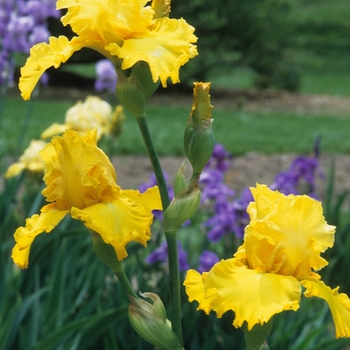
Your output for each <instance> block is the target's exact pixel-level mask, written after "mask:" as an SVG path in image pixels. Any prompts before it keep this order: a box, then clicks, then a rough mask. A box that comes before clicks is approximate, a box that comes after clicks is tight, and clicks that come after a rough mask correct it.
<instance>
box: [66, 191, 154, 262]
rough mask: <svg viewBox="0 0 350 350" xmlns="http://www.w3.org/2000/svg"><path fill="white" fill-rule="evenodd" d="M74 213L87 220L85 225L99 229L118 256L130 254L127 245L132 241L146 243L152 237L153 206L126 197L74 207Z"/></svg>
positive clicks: (80, 218)
mask: <svg viewBox="0 0 350 350" xmlns="http://www.w3.org/2000/svg"><path fill="white" fill-rule="evenodd" d="M71 215H72V217H73V218H75V219H78V220H82V221H84V223H85V226H87V227H88V228H89V229H91V230H93V231H96V232H97V233H98V234H99V235H100V236H101V237H102V239H103V241H104V242H105V243H107V244H111V245H112V246H113V247H114V249H115V252H116V254H117V257H118V259H119V260H122V259H124V258H126V257H127V256H128V254H127V252H126V249H125V247H126V245H127V244H128V243H129V242H131V241H135V242H139V243H141V244H142V245H144V246H146V243H147V241H148V240H149V239H150V238H151V231H150V226H151V224H152V221H153V215H152V213H151V210H150V208H148V207H146V206H145V205H143V204H139V203H137V202H135V201H133V200H131V199H129V198H127V197H121V198H119V199H117V200H115V201H112V202H105V203H99V204H95V205H92V206H90V207H87V208H85V209H81V210H80V209H78V208H72V210H71Z"/></svg>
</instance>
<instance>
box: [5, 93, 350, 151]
mask: <svg viewBox="0 0 350 350" xmlns="http://www.w3.org/2000/svg"><path fill="white" fill-rule="evenodd" d="M73 104H74V103H73V102H62V101H48V100H44V101H43V100H36V101H33V104H32V105H31V102H23V101H21V100H20V99H17V98H16V99H14V98H8V99H7V100H6V105H5V108H4V113H3V119H2V123H1V125H2V126H1V130H0V132H1V138H0V139H1V142H2V147H4V145H6V149H7V152H6V153H8V154H12V155H13V154H14V153H15V152H16V151H17V154H18V153H19V151H21V152H22V151H23V149H24V148H25V147H26V146H27V145H28V144H29V142H30V140H31V139H33V138H38V137H39V135H40V133H41V132H42V131H43V130H44V129H45V128H46V127H48V126H49V125H51V124H52V123H54V122H58V123H61V122H63V121H64V115H65V112H66V110H67V109H68V108H69V107H70V106H72V105H73ZM27 108H32V112H31V114H30V117H29V124H28V127H27V129H25V133H24V134H22V133H23V125H24V124H25V122H26V117H25V115H26V112H27ZM190 108H191V106H190V105H188V106H181V107H180V106H176V105H150V106H149V107H148V108H147V111H148V121H149V127H150V131H151V133H152V137H153V139H154V143H155V146H156V148H157V150H158V152H159V154H160V155H182V154H183V133H184V128H185V125H186V121H187V118H188V114H189V111H190ZM213 117H214V123H213V130H214V133H215V138H216V141H217V142H219V143H223V144H224V145H225V146H226V147H227V148H228V150H229V151H231V152H232V153H234V154H244V153H246V152H252V151H258V152H262V153H267V154H272V153H278V152H288V153H309V152H310V151H311V150H312V147H313V143H314V141H315V139H316V137H317V136H319V135H320V136H321V137H322V143H321V145H322V151H323V152H332V153H350V138H349V130H350V119H347V118H337V117H334V116H327V115H321V116H319V115H318V116H316V115H306V114H302V115H301V114H293V113H287V112H283V113H282V112H278V113H277V112H274V113H260V112H245V111H239V110H225V109H219V108H215V109H214V110H213ZM19 140H20V141H19ZM18 147H20V150H19V149H18ZM116 151H117V152H118V153H119V154H137V153H144V152H145V148H144V146H143V142H142V139H141V137H140V134H139V130H138V127H137V123H136V121H135V119H134V117H133V116H132V115H131V114H130V113H128V112H127V118H126V120H125V124H124V129H123V132H122V134H121V136H120V137H119V142H118V146H117V148H116Z"/></svg>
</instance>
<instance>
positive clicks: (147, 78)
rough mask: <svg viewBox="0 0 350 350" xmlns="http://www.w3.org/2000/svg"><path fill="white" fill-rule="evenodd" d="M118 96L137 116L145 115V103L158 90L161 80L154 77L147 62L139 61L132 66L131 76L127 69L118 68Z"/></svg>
mask: <svg viewBox="0 0 350 350" xmlns="http://www.w3.org/2000/svg"><path fill="white" fill-rule="evenodd" d="M117 73H118V83H117V90H116V92H117V97H118V99H119V101H120V102H121V103H122V104H123V105H124V106H125V107H126V108H128V109H129V110H130V111H131V112H132V113H133V114H134V115H135V116H136V117H140V116H144V115H145V103H146V101H147V100H148V98H149V97H150V96H152V95H153V93H154V92H155V91H156V90H157V88H158V86H159V81H157V82H156V83H155V82H154V81H153V79H152V74H151V71H150V69H149V66H148V64H147V63H146V62H142V61H140V62H137V63H136V64H135V65H134V66H133V67H132V68H131V73H130V76H127V75H126V73H127V72H126V71H123V70H121V69H117Z"/></svg>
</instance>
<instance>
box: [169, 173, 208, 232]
mask: <svg viewBox="0 0 350 350" xmlns="http://www.w3.org/2000/svg"><path fill="white" fill-rule="evenodd" d="M198 179H199V177H196V178H191V180H190V182H189V184H188V185H187V186H186V187H185V188H184V190H183V191H182V192H180V193H179V194H178V195H177V196H176V197H175V198H174V199H173V200H172V201H171V203H170V205H169V206H168V208H167V209H166V210H165V211H164V231H165V232H174V231H176V230H177V229H178V227H179V226H180V225H182V224H183V223H184V222H185V221H187V220H188V219H189V218H190V217H191V216H192V215H193V214H194V213H195V212H196V210H197V208H198V206H199V204H200V201H201V191H200V189H199V187H198Z"/></svg>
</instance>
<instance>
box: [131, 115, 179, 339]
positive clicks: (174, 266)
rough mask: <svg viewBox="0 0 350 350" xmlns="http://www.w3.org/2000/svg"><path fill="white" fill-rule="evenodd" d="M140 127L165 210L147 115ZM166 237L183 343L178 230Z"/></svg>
mask: <svg viewBox="0 0 350 350" xmlns="http://www.w3.org/2000/svg"><path fill="white" fill-rule="evenodd" d="M136 120H137V123H138V126H139V128H140V131H141V134H142V138H143V141H144V143H145V146H146V149H147V153H148V156H149V158H150V161H151V164H152V168H153V171H154V174H155V176H156V179H157V183H158V187H159V192H160V196H161V201H162V205H163V211H165V210H166V209H167V208H168V206H169V204H170V200H169V194H168V189H167V185H166V182H165V178H164V174H163V170H162V168H161V165H160V162H159V158H158V154H157V151H156V150H155V148H154V145H153V141H152V138H151V135H150V132H149V128H148V124H147V120H146V116H145V115H142V116H138V117H137V118H136ZM165 238H166V241H167V245H168V259H169V278H170V304H171V305H170V307H171V316H170V320H171V323H172V329H173V331H174V333H175V334H176V335H177V337H178V338H179V341H180V344H181V345H183V340H182V326H181V293H180V274H179V260H178V247H177V241H176V231H172V232H166V233H165Z"/></svg>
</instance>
